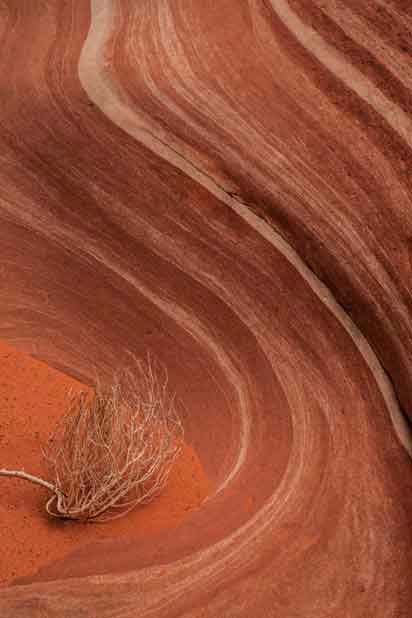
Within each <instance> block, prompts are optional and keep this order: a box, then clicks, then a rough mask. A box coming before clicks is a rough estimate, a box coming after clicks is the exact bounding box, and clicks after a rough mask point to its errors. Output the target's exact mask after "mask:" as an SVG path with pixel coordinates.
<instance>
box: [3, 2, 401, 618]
mask: <svg viewBox="0 0 412 618" xmlns="http://www.w3.org/2000/svg"><path fill="white" fill-rule="evenodd" d="M374 16H376V20H375V19H374ZM388 23H391V24H392V25H395V26H396V28H395V27H393V28H392V29H391V30H390V31H389V30H388V28H387V27H386V26H387V24H388ZM411 27H412V15H411V14H408V12H407V10H405V7H404V3H399V2H398V3H396V2H390V1H389V0H388V1H386V0H385V1H384V0H379V1H378V0H377V1H376V2H374V3H368V4H367V6H365V7H362V8H359V7H358V5H357V3H355V2H350V1H349V0H348V1H345V2H339V1H332V0H328V1H326V2H324V1H323V2H316V1H313V2H312V1H311V2H310V3H303V2H297V1H290V2H286V1H285V2H283V1H280V0H279V1H276V2H271V1H264V0H242V1H239V0H221V1H220V2H219V3H215V2H212V1H211V0H207V1H204V2H203V1H202V2H200V1H199V2H195V1H192V2H187V1H183V0H174V1H173V2H167V1H163V0H141V1H139V2H132V0H121V1H120V0H117V1H115V0H91V2H90V4H89V3H88V2H81V3H78V2H74V1H73V0H70V1H67V2H63V1H60V0H59V1H58V0H54V1H46V2H36V3H29V2H22V3H15V2H14V1H12V0H7V1H4V2H3V3H2V4H1V11H0V36H1V43H0V45H1V48H0V51H1V53H0V66H1V69H0V75H1V76H2V77H1V89H0V93H1V97H2V102H3V105H2V109H1V114H0V119H1V120H0V121H1V132H0V140H1V149H0V152H1V160H2V166H1V167H0V175H1V186H2V191H1V193H0V216H1V228H0V235H1V236H0V238H1V251H2V256H1V257H2V261H1V269H0V281H1V288H2V292H3V293H2V298H3V302H2V303H1V305H0V338H2V339H3V340H5V341H7V342H9V343H11V344H13V345H14V346H15V347H16V348H19V349H23V350H25V351H29V352H30V353H32V354H33V355H35V356H38V357H40V358H42V359H44V360H46V361H47V362H48V363H49V364H51V365H54V366H56V367H58V368H61V369H64V370H65V371H66V372H67V373H69V374H72V375H73V376H76V377H80V378H82V379H83V380H85V381H88V380H91V379H92V377H93V375H94V371H95V368H97V369H98V370H99V371H100V372H101V373H105V372H108V373H110V372H111V371H112V370H113V369H115V368H116V367H117V366H118V365H119V364H121V363H122V362H123V361H124V360H125V359H127V356H128V354H129V353H130V352H132V353H135V354H140V353H142V352H144V351H145V350H146V349H147V348H150V349H152V350H153V351H154V352H155V353H156V354H157V355H158V356H159V357H160V358H161V359H162V361H163V362H164V363H166V364H167V366H168V368H169V373H170V380H171V382H172V383H173V384H174V385H175V388H176V390H177V391H178V393H179V395H180V397H181V398H182V400H183V402H184V404H185V409H186V411H187V412H186V416H185V419H184V421H185V427H186V436H187V439H188V442H189V443H190V444H192V445H193V447H194V448H195V450H196V452H197V453H198V455H199V457H200V459H201V461H202V464H203V466H204V468H205V470H206V472H207V474H208V475H209V477H210V478H211V479H212V481H213V483H214V485H215V486H216V488H217V489H216V492H215V493H214V494H213V495H212V496H210V497H209V498H208V500H207V501H205V502H204V503H203V505H202V506H201V508H200V509H199V510H197V511H195V512H193V513H192V514H191V515H190V516H189V517H188V518H187V519H186V520H185V521H184V522H183V523H182V524H181V525H180V526H179V527H178V528H177V529H176V530H173V531H169V532H168V531H163V532H161V533H159V534H156V535H152V536H148V537H147V538H146V539H145V540H144V541H142V542H140V541H139V543H138V544H133V543H130V541H122V540H120V539H119V540H116V541H105V542H102V543H96V544H92V545H90V546H87V547H84V548H83V549H80V550H76V551H75V552H73V554H72V555H71V556H69V557H68V558H66V559H64V560H62V561H59V562H57V563H55V564H51V565H49V566H47V567H45V568H44V569H42V570H41V571H40V572H39V573H38V574H37V575H36V576H35V577H33V578H31V579H25V580H20V581H19V582H18V584H19V585H15V586H11V587H9V588H5V589H3V590H2V594H1V597H0V610H1V611H0V614H1V615H2V616H4V617H9V616H10V617H11V616H13V618H18V617H20V616H22V617H23V616H24V617H27V616H41V615H47V616H59V617H61V616H73V615H84V616H90V617H92V616H96V615H98V616H99V617H103V618H104V617H110V616H116V617H119V618H120V617H122V618H123V617H125V618H126V617H129V616H130V617H131V616H136V615H139V616H156V617H168V618H169V617H171V616H191V617H199V618H200V616H202V617H205V616H222V617H223V616H224V617H225V618H226V617H231V616H233V617H241V616H244V617H246V616H248V617H249V616H256V617H259V616H282V617H283V616H285V617H291V618H292V617H293V618H296V617H298V616H299V617H300V616H301V617H302V618H303V617H305V618H307V617H308V616H316V617H320V618H322V617H325V618H326V617H327V616H331V615H333V616H342V617H346V616H351V617H352V616H353V617H357V616H359V617H364V616H369V615H370V616H372V615H373V616H377V617H380V616H382V617H385V618H386V617H388V616H389V617H393V618H398V617H401V616H405V617H407V616H408V615H409V614H408V612H409V611H410V610H409V608H410V606H411V603H412V591H411V588H410V585H409V573H410V564H411V558H412V544H411V537H412V533H411V532H410V513H411V507H412V492H411V490H412V480H411V474H410V472H411V464H410V456H409V454H408V451H409V453H410V452H411V439H410V433H409V429H408V425H407V423H406V422H405V420H404V417H403V415H402V411H401V410H400V407H399V403H398V399H399V402H400V403H401V405H402V406H404V408H405V410H406V411H408V410H409V404H410V398H411V390H410V386H409V385H410V383H411V382H410V362H409V360H410V351H411V335H410V329H409V321H410V291H409V288H408V283H407V282H408V278H409V276H410V263H409V249H410V242H409V239H410V237H411V235H410V232H409V229H410V226H411V219H410V216H409V215H408V206H409V200H410V189H409V180H408V175H407V170H408V162H409V158H410V144H409V141H410V133H409V124H410V122H411V120H410V114H409V109H408V99H407V97H406V96H405V93H407V92H408V87H409V78H410V70H411V65H410V61H409V60H408V57H407V55H405V51H404V50H403V47H402V45H405V44H406V45H407V44H408V38H407V36H406V35H407V33H408V32H409V31H410V28H411ZM398 37H399V38H398ZM401 37H403V38H402V41H405V40H406V43H405V42H403V43H400V40H401ZM405 37H406V38H405ZM365 59H366V61H365ZM372 60H373V62H372ZM365 62H366V64H365ZM332 293H333V295H332ZM344 309H347V313H345V311H344ZM351 318H352V319H351ZM362 333H363V334H362ZM373 350H375V351H376V353H377V356H375V354H374V352H373ZM378 358H379V359H380V360H378ZM380 363H382V365H381V364H380ZM383 367H385V369H384V368H383ZM385 370H386V371H385ZM392 383H393V384H394V385H395V391H394V390H393V389H392Z"/></svg>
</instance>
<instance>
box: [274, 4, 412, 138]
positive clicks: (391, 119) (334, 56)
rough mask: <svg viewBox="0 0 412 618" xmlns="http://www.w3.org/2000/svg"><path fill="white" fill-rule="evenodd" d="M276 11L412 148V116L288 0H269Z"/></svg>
mask: <svg viewBox="0 0 412 618" xmlns="http://www.w3.org/2000/svg"><path fill="white" fill-rule="evenodd" d="M270 2H271V4H272V7H273V10H274V12H275V13H276V14H277V16H278V17H279V19H280V20H281V21H282V22H283V23H284V24H285V26H286V27H287V28H288V30H290V32H291V33H292V34H293V35H294V36H295V37H296V39H297V40H298V41H299V42H300V43H301V44H302V45H303V46H304V47H305V48H306V49H307V50H308V51H309V52H310V53H311V54H313V55H314V56H315V58H317V59H318V60H319V61H320V62H321V63H322V64H323V65H324V66H325V67H326V68H327V69H329V71H331V72H332V73H333V74H334V75H336V77H338V78H339V79H340V80H342V82H343V83H344V84H345V85H346V86H347V87H348V88H349V89H350V90H353V91H354V92H356V94H357V95H358V96H359V97H360V98H361V99H363V100H364V101H366V102H367V103H368V104H369V105H371V106H372V107H373V108H374V110H375V111H376V112H378V114H380V115H381V116H382V117H383V118H385V120H386V121H387V123H388V124H389V125H390V126H391V127H392V129H393V130H394V131H396V133H398V135H400V136H401V137H402V139H404V140H405V142H406V143H407V144H408V146H409V147H412V119H411V117H410V116H409V115H408V114H406V113H405V112H404V111H403V110H402V109H401V108H400V107H399V106H398V105H396V103H394V102H393V101H391V100H390V99H388V98H387V97H386V96H385V95H384V94H383V93H382V92H381V91H380V90H379V89H378V88H377V87H376V86H375V85H374V84H373V83H372V82H371V81H370V80H369V79H368V78H367V77H365V75H363V73H361V71H358V69H356V68H355V67H354V66H353V65H351V64H350V62H348V61H347V60H346V59H345V56H344V55H343V54H341V53H340V52H339V51H338V50H337V49H336V48H334V47H332V46H331V45H329V44H328V43H327V42H326V41H325V40H324V39H323V38H322V37H321V36H320V35H319V34H318V33H317V32H316V30H313V28H311V27H310V26H308V25H306V24H305V23H304V22H303V21H302V20H301V19H300V18H299V17H298V16H297V15H296V14H295V13H294V12H293V11H292V9H291V8H290V6H289V4H288V2H287V1H286V0H270Z"/></svg>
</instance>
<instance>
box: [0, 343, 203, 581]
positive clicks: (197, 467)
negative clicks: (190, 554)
mask: <svg viewBox="0 0 412 618" xmlns="http://www.w3.org/2000/svg"><path fill="white" fill-rule="evenodd" d="M0 360H1V377H0V468H8V469H24V470H25V471H26V472H31V473H32V474H35V475H38V476H43V478H46V474H45V470H44V467H43V464H42V457H41V446H42V445H44V444H45V443H46V441H47V438H48V435H49V433H50V431H51V429H52V428H53V426H54V424H55V422H56V420H57V419H58V417H59V415H60V414H61V412H62V410H63V408H64V402H65V394H66V391H67V389H68V388H69V387H72V388H73V390H75V391H80V390H82V389H84V386H83V385H82V384H80V383H79V382H77V381H76V380H74V379H72V378H70V377H68V376H66V375H64V374H62V373H60V372H58V371H56V370H54V369H51V368H50V367H48V366H47V365H45V364H44V363H42V362H40V361H37V360H35V359H33V358H31V357H29V356H25V355H23V354H21V353H19V352H16V351H15V350H14V349H12V348H10V347H9V346H7V345H5V344H3V343H0ZM210 491H211V483H210V482H209V480H208V479H207V477H206V476H205V474H204V472H203V470H202V467H201V464H200V462H199V460H198V458H197V456H196V453H195V452H194V451H193V450H192V449H191V448H190V446H188V445H185V446H184V448H183V451H182V453H181V455H180V457H179V460H178V461H177V462H176V465H175V467H174V468H173V471H172V473H171V477H170V479H169V482H168V484H167V486H166V487H165V489H164V491H163V493H162V494H161V495H160V496H159V497H158V498H157V499H156V500H154V501H153V502H152V503H151V504H149V505H147V506H144V507H140V508H137V509H136V510H135V511H133V512H131V513H129V514H128V515H126V516H125V517H124V518H120V519H118V520H115V521H113V522H108V523H106V524H100V525H99V524H80V523H77V522H68V521H60V520H53V519H49V518H48V517H47V515H46V514H45V511H44V503H45V501H46V498H47V496H48V495H49V494H48V492H47V490H45V489H43V488H42V487H40V486H38V485H33V484H32V483H29V482H27V481H24V480H20V479H14V478H6V477H0V543H1V552H0V584H1V583H3V584H4V583H6V582H10V580H12V579H13V578H15V577H20V576H23V575H30V574H34V573H35V572H36V571H37V569H38V568H39V567H40V566H42V565H45V564H46V563H48V562H50V561H54V560H56V559H58V558H61V557H63V556H65V555H67V554H68V553H70V552H71V551H72V550H73V549H75V548H76V547H78V546H80V545H82V544H87V543H91V542H93V541H96V540H99V539H104V538H109V537H115V536H129V537H139V536H142V535H148V534H151V533H154V532H156V531H158V530H160V529H163V528H166V527H173V526H176V525H177V524H178V523H179V522H181V521H182V520H183V519H184V518H185V516H187V514H188V513H189V512H190V511H191V510H193V509H195V508H197V507H198V506H199V505H200V503H201V502H202V501H203V500H204V498H205V497H206V496H207V495H208V494H209V493H210Z"/></svg>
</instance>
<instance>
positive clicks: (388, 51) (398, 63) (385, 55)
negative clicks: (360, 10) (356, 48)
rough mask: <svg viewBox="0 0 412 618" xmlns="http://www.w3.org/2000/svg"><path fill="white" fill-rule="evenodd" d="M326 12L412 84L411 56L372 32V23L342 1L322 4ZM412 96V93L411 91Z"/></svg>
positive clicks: (390, 68) (346, 31)
mask: <svg viewBox="0 0 412 618" xmlns="http://www.w3.org/2000/svg"><path fill="white" fill-rule="evenodd" d="M322 10H323V11H324V13H326V14H327V15H329V17H331V18H332V19H333V20H334V21H335V22H336V24H337V25H338V26H339V27H340V28H341V29H342V30H343V31H344V32H345V33H346V34H347V35H348V36H349V37H350V38H351V39H352V40H353V41H355V42H356V43H358V44H359V45H361V46H362V47H364V48H365V49H368V50H369V51H370V52H371V53H372V54H373V55H374V56H376V58H378V59H379V61H380V63H381V64H382V66H386V67H387V68H388V69H389V70H390V71H392V73H393V74H394V75H395V76H396V77H397V78H398V79H399V80H400V81H401V82H403V84H404V85H405V86H406V87H411V85H412V67H411V61H410V57H409V56H408V55H407V54H405V53H402V52H401V51H400V50H398V49H396V47H393V46H391V45H389V44H387V43H386V42H385V41H384V40H383V39H381V38H380V37H379V35H378V34H377V33H376V32H372V33H371V29H370V25H369V23H368V22H367V21H365V20H364V19H362V18H360V17H358V16H357V15H356V14H355V13H353V12H352V11H351V10H350V9H349V8H348V7H346V6H344V4H342V3H341V2H336V1H335V2H328V3H327V5H326V6H322ZM411 96H412V93H411Z"/></svg>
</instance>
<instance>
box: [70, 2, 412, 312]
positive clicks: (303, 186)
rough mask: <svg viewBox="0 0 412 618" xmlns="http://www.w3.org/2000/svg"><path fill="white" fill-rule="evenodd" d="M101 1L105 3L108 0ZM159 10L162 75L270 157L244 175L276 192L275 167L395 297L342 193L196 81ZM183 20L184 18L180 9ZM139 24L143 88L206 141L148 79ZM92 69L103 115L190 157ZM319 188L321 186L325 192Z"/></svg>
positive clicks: (161, 148)
mask: <svg viewBox="0 0 412 618" xmlns="http://www.w3.org/2000/svg"><path fill="white" fill-rule="evenodd" d="M96 1H97V2H98V6H99V11H100V13H99V25H100V26H101V23H100V19H101V16H102V15H103V13H102V7H103V6H104V4H103V3H102V0H96ZM105 1H106V2H109V0H105ZM111 6H112V9H110V10H109V11H108V13H107V17H106V19H107V20H109V19H110V15H113V5H111ZM162 8H163V9H164V10H163V11H162V12H161V14H160V15H159V17H158V20H159V29H160V42H162V45H160V47H159V49H158V53H159V55H160V56H162V55H163V54H165V55H166V57H168V60H169V62H170V63H171V64H173V63H174V65H175V69H174V70H173V71H172V70H171V69H168V68H167V67H168V63H165V65H164V66H163V67H162V70H163V71H164V72H165V74H166V75H168V77H169V81H170V83H173V84H174V88H175V89H176V91H177V92H179V94H180V96H182V97H183V98H184V99H186V100H187V101H189V103H191V104H192V105H194V106H196V107H197V108H200V109H202V110H203V113H207V114H208V115H209V116H210V117H211V118H216V117H219V115H222V114H223V116H224V117H225V127H226V130H228V129H229V128H231V130H232V134H233V135H236V136H237V139H239V134H241V136H242V140H243V141H242V146H245V144H249V147H252V146H251V144H253V150H254V151H255V152H257V151H259V160H260V161H270V165H271V169H270V170H269V171H268V172H267V173H262V172H261V170H259V169H258V168H256V167H253V165H252V164H251V163H250V162H249V164H248V173H249V174H251V175H253V176H254V178H255V179H256V180H257V181H258V182H259V184H260V186H265V187H267V189H268V190H270V191H271V192H272V194H273V195H277V193H278V186H277V182H276V179H275V178H274V174H273V171H274V170H277V171H278V173H279V174H280V175H281V176H282V178H283V179H284V180H289V182H290V185H291V186H292V187H293V189H294V191H295V192H297V193H298V194H299V195H300V196H301V198H304V199H305V200H306V201H307V203H308V204H311V205H312V206H313V207H314V208H315V209H316V210H317V211H318V212H322V211H323V212H324V213H325V214H324V217H325V220H326V221H325V222H330V226H331V228H332V229H333V230H334V232H335V233H336V232H339V234H340V236H341V238H340V241H341V243H342V245H343V246H345V247H350V248H351V251H352V252H353V253H354V254H359V255H362V256H363V262H367V265H368V267H369V272H370V273H371V274H372V275H373V276H374V277H375V279H376V280H377V281H379V286H380V287H381V288H383V289H384V290H385V291H386V294H387V295H388V296H390V297H391V298H395V297H396V295H397V289H396V287H395V284H394V282H393V280H392V279H391V277H390V276H389V275H388V273H387V272H386V270H385V269H384V268H382V266H381V264H380V263H379V261H378V260H377V259H376V257H375V256H374V255H373V254H372V253H371V251H370V250H369V247H368V246H367V244H366V242H365V241H364V240H363V239H362V236H361V235H360V234H358V233H357V231H356V228H355V227H354V226H353V225H352V224H351V222H350V221H349V219H348V218H347V216H346V215H345V208H344V207H343V206H344V204H343V202H342V197H341V196H340V195H339V194H338V193H337V191H336V189H335V188H334V187H333V186H332V185H330V184H327V183H326V181H325V180H324V178H323V176H322V174H321V173H320V172H319V173H317V172H316V170H314V168H313V166H310V165H308V164H307V163H306V162H305V160H304V158H302V157H301V156H299V153H298V151H295V152H293V151H292V149H291V148H289V149H288V157H287V158H286V157H285V156H284V155H282V154H281V153H280V152H279V150H278V149H277V148H275V147H273V146H272V145H271V144H270V143H268V141H267V139H266V138H265V136H264V135H263V134H261V133H260V132H259V131H257V130H256V129H254V128H253V126H251V125H250V123H249V124H248V123H246V122H245V121H244V119H243V118H242V117H241V116H240V115H239V113H237V111H236V110H235V108H234V106H233V105H232V106H230V105H228V104H227V102H226V101H225V100H224V99H222V97H219V96H217V95H216V94H215V93H214V92H213V91H211V90H209V89H208V88H207V86H206V84H205V83H204V82H202V83H198V82H197V81H196V77H195V75H194V74H193V72H192V70H191V68H190V64H189V62H188V61H187V59H186V57H185V54H184V51H183V48H182V45H181V43H180V40H179V37H178V36H177V33H176V32H175V28H174V21H173V14H172V12H171V10H170V8H168V6H167V5H166V4H165V5H163V6H162ZM141 11H142V12H141V13H139V16H140V18H141V20H145V19H147V18H148V16H147V15H146V12H145V9H144V7H142V9H141ZM149 17H152V14H151V13H149ZM182 18H184V12H183V15H182ZM92 27H93V26H92ZM139 27H140V22H139V20H138V19H137V18H135V19H134V20H133V21H132V34H133V36H132V37H131V38H132V39H133V40H132V41H131V42H130V44H128V46H129V52H130V54H131V55H132V56H133V57H134V59H135V62H136V65H137V64H139V68H140V70H141V71H143V75H144V81H145V84H146V86H148V87H150V89H151V91H152V94H153V96H154V97H155V98H157V99H158V101H160V102H161V103H162V104H163V105H164V106H165V107H166V108H167V109H170V110H173V112H174V113H175V114H176V115H178V116H179V117H180V118H181V119H182V121H183V122H184V123H186V124H188V125H189V126H192V127H194V128H196V131H197V132H198V133H199V135H203V136H204V137H205V139H206V138H207V131H206V130H205V129H203V130H202V129H201V127H197V126H196V125H194V124H193V123H192V121H191V120H190V118H189V117H188V115H187V114H186V113H185V112H184V111H183V110H179V109H178V108H177V107H176V105H175V103H174V102H173V101H172V100H171V99H170V97H168V96H167V95H166V94H164V93H163V92H162V91H161V90H159V88H157V87H156V82H155V79H154V78H153V77H152V75H151V72H150V67H149V66H148V64H147V58H146V54H145V53H144V50H143V49H140V47H139V43H138V42H139V40H140V36H139V31H138V28H139ZM104 31H105V32H106V36H108V35H109V33H110V29H109V28H108V27H107V24H106V26H104V27H103V28H102V32H104ZM92 38H93V37H92ZM156 42H157V40H156ZM96 44H97V46H95V47H92V49H91V56H93V54H94V56H95V57H96V54H97V56H99V52H98V49H99V47H100V46H102V49H103V47H104V38H102V37H101V36H100V37H98V39H97V40H96ZM99 44H100V45H99ZM86 45H87V43H86ZM171 49H173V50H174V54H173V57H172V56H171V55H170V50H171ZM89 55H90V54H89V53H87V54H86V58H89ZM100 55H102V54H100ZM82 58H83V56H82ZM96 61H97V62H96V66H99V64H97V63H98V62H99V59H98V57H97V58H96ZM90 68H93V63H91V65H90V66H89V67H88V66H87V63H85V67H84V68H83V67H82V62H81V63H80V67H79V74H80V78H82V75H83V80H84V87H85V89H86V91H87V90H88V87H89V96H91V97H93V95H94V96H95V98H94V101H95V102H96V105H99V106H100V107H101V109H102V110H103V111H105V113H106V114H107V115H108V116H109V117H110V118H111V119H112V120H113V122H115V123H117V124H118V125H119V126H122V127H123V128H124V130H126V131H128V132H129V133H130V134H131V135H133V136H134V137H135V138H136V139H138V140H139V141H141V142H142V143H144V144H145V145H146V146H148V147H149V148H151V149H152V150H155V152H157V153H158V154H159V155H160V156H164V158H166V159H169V160H170V156H172V157H175V156H177V157H179V158H180V155H179V154H176V153H174V152H171V149H170V148H169V153H168V146H167V145H166V142H169V144H168V145H169V146H173V150H177V151H178V152H180V154H181V155H185V158H187V157H189V158H190V152H191V151H190V148H187V147H186V146H185V144H184V142H183V141H179V142H177V143H176V142H173V138H172V137H171V136H167V135H166V134H165V133H164V131H159V127H158V125H157V124H156V123H153V122H150V120H148V119H146V117H145V116H144V115H143V114H141V113H139V115H137V114H136V113H135V112H134V113H131V112H132V110H131V108H129V107H128V106H127V104H126V103H123V102H122V100H121V99H120V96H115V94H114V93H115V92H116V93H118V95H119V92H120V86H119V85H118V84H114V83H112V84H111V82H110V78H109V76H108V75H103V76H102V80H101V83H100V84H99V85H98V86H97V88H94V84H95V83H96V82H97V81H100V80H99V76H98V75H95V77H94V80H93V79H92V80H90V79H88V75H89V72H90ZM183 77H184V79H183ZM187 83H190V84H191V85H192V88H191V90H189V89H188V88H186V87H185V84H187ZM110 91H111V92H112V98H110ZM194 93H196V95H194ZM96 95H97V96H96ZM193 97H195V98H193ZM122 99H123V100H124V101H127V97H126V96H125V95H124V93H123V94H122ZM113 102H115V105H116V106H117V111H116V108H114V107H113ZM156 138H157V139H158V140H162V141H161V142H160V141H158V143H157V144H156ZM271 140H272V141H274V142H275V143H276V138H275V136H274V135H272V136H271ZM223 154H225V152H223ZM227 154H230V158H231V160H232V162H233V163H234V164H235V165H237V166H238V168H239V169H241V168H242V166H244V160H243V159H242V157H241V156H240V155H239V154H238V152H237V151H236V149H234V150H233V149H229V150H228V151H227V152H226V155H227ZM192 155H193V156H192V158H193V160H195V159H196V153H192ZM182 161H184V159H183V157H182V159H181V162H182ZM183 165H184V167H182V168H181V169H185V171H186V173H189V174H190V175H191V176H192V177H195V176H193V172H195V171H197V170H195V168H194V166H193V165H191V166H189V171H188V168H187V165H186V164H185V162H184V163H183ZM297 170H298V171H299V172H298V171H297ZM204 171H207V170H204ZM195 178H196V179H197V180H198V182H201V179H199V178H198V176H196V177H195ZM321 189H323V191H322V190H321ZM324 195H329V196H330V197H332V196H333V198H334V199H335V200H336V203H337V204H339V203H342V208H339V207H334V208H332V207H331V204H330V203H325V199H324ZM365 199H368V197H367V196H365ZM328 218H329V221H328ZM397 311H398V312H399V313H400V314H402V317H403V319H404V320H405V321H406V322H408V320H409V312H408V310H407V308H406V307H405V305H404V303H403V302H401V301H400V302H398V304H397Z"/></svg>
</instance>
